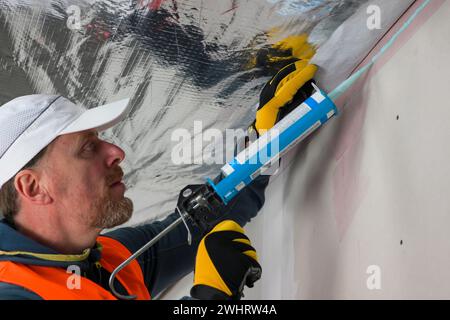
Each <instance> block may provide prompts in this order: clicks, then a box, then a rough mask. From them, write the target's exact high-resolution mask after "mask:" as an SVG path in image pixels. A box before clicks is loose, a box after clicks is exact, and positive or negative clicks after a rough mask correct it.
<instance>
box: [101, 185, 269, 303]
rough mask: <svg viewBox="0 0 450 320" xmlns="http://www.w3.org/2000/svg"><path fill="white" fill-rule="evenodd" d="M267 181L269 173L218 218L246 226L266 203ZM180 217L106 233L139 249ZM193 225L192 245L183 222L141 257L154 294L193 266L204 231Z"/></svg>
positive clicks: (140, 259)
mask: <svg viewBox="0 0 450 320" xmlns="http://www.w3.org/2000/svg"><path fill="white" fill-rule="evenodd" d="M268 182H269V176H260V177H258V178H257V179H255V180H254V181H253V182H252V183H251V184H249V185H248V186H247V187H246V188H245V189H243V190H242V191H241V192H240V193H239V194H238V195H237V196H236V197H235V198H234V199H233V200H232V201H231V202H230V203H229V204H228V206H227V207H226V208H225V210H224V211H223V213H222V214H223V215H222V217H221V219H220V220H218V222H220V221H222V220H234V221H236V222H237V223H238V224H239V225H241V226H242V227H243V226H244V225H245V224H246V223H248V222H249V221H250V220H251V219H252V218H254V217H255V216H256V215H257V213H258V211H259V210H260V209H261V207H262V206H263V204H264V199H265V198H264V191H265V188H266V186H267V184H268ZM178 217H179V215H178V214H177V213H172V214H171V215H169V216H168V217H167V218H165V219H164V220H162V221H157V222H153V223H149V224H146V225H142V226H138V227H133V228H131V227H130V228H121V229H117V230H114V231H112V232H109V233H107V234H105V236H108V237H111V238H114V239H116V240H118V241H120V242H121V243H122V244H123V245H125V246H126V247H127V248H128V249H129V250H130V251H131V252H136V251H137V250H138V249H139V248H141V247H142V246H143V245H145V244H146V243H147V242H148V241H150V240H151V239H152V238H153V237H155V236H156V235H157V234H158V233H160V232H161V231H162V230H163V229H165V228H166V227H167V226H169V225H170V224H171V223H172V222H173V221H175V220H176V219H177V218H178ZM190 228H191V231H192V237H193V239H192V240H193V243H192V245H189V244H188V243H187V231H186V227H185V226H184V224H180V225H179V226H178V227H177V228H175V229H174V230H172V231H171V232H170V233H169V234H167V235H166V236H165V237H163V238H162V239H161V240H160V241H158V242H157V243H156V244H155V245H154V246H153V247H151V248H150V249H149V250H147V251H146V252H145V253H143V254H142V255H141V256H140V257H139V258H138V262H139V264H140V266H141V268H142V271H143V274H144V279H145V283H146V285H147V287H148V288H149V290H150V294H151V295H152V296H155V295H157V294H159V293H160V292H161V291H163V290H164V289H166V288H168V287H169V286H170V285H172V284H174V283H175V282H176V281H178V280H180V279H181V278H182V277H184V276H185V275H187V274H188V273H190V272H192V270H193V269H194V262H195V254H196V251H197V246H198V243H199V242H200V240H201V236H202V233H201V232H200V230H198V229H197V228H195V227H193V226H190Z"/></svg>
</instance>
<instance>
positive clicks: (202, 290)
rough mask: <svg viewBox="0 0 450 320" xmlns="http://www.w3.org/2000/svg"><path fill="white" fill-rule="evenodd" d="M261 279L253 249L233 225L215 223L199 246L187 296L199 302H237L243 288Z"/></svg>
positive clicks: (229, 222) (259, 268) (241, 232)
mask: <svg viewBox="0 0 450 320" xmlns="http://www.w3.org/2000/svg"><path fill="white" fill-rule="evenodd" d="M260 277H261V266H260V265H259V263H258V258H257V256H256V251H255V249H254V248H253V247H252V246H251V243H250V240H249V239H248V237H247V236H246V235H245V234H244V230H243V229H242V228H241V227H240V226H239V225H238V224H237V223H236V222H234V221H231V220H226V221H223V222H221V223H219V224H218V225H217V226H215V227H214V229H213V230H211V232H209V233H208V234H207V235H206V236H205V237H204V238H203V239H202V241H201V242H200V245H199V247H198V251H197V258H196V263H195V275H194V286H193V287H192V289H191V296H192V297H193V298H196V299H203V300H216V299H217V300H231V299H234V300H236V299H240V298H241V296H242V295H243V294H242V292H243V289H244V285H247V286H249V287H253V283H254V282H256V281H257V280H259V278H260Z"/></svg>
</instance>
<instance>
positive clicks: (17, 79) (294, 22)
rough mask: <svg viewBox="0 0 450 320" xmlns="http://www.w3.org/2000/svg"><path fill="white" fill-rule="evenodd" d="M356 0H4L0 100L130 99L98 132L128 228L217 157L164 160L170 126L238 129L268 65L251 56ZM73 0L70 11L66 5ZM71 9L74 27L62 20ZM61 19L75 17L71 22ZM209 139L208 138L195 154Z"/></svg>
mask: <svg viewBox="0 0 450 320" xmlns="http://www.w3.org/2000/svg"><path fill="white" fill-rule="evenodd" d="M363 3H364V1H359V0H342V1H331V0H316V1H312V0H310V1H298V0H297V1H293V0H252V1H243V0H241V1H239V0H230V1H225V0H224V1H207V0H189V1H188V0H184V1H179V0H149V1H146V0H138V1H113V0H111V1H63V0H60V1H13V0H8V1H2V2H1V3H0V29H1V30H0V41H1V47H0V69H1V73H0V103H1V104H3V103H4V102H6V101H9V100H10V99H12V98H14V97H16V96H19V95H24V94H32V93H48V94H61V95H63V96H66V97H68V98H69V99H71V100H73V101H75V102H77V103H80V104H84V105H86V106H87V107H93V106H96V105H99V104H103V103H106V102H110V101H114V100H118V99H121V98H125V97H131V99H132V102H131V103H132V105H133V106H132V111H131V113H130V115H129V118H128V119H127V121H124V122H122V123H121V124H120V125H118V126H116V127H115V128H114V129H112V130H109V131H107V132H105V133H104V136H105V137H106V138H108V139H110V140H112V141H113V142H115V143H117V144H118V145H120V146H121V147H122V148H123V149H124V150H125V152H126V154H127V156H126V159H125V162H124V169H125V172H126V177H125V180H126V184H127V186H128V190H129V191H128V196H129V197H130V198H132V199H133V200H134V203H135V209H136V210H135V211H136V213H135V215H134V218H133V219H132V220H131V221H130V223H131V224H133V223H139V222H143V221H146V220H148V219H150V218H155V217H158V216H162V215H165V214H167V213H168V212H171V211H172V210H173V208H174V206H175V202H176V198H177V195H178V191H179V190H180V189H181V188H182V187H184V186H185V185H187V184H192V183H198V182H202V181H203V179H204V178H205V177H214V176H215V175H216V174H217V170H218V168H219V167H220V165H218V164H216V165H206V164H203V163H201V161H197V162H198V163H197V164H192V165H182V166H181V165H175V164H173V163H172V161H171V158H170V157H171V150H172V148H173V145H174V142H172V141H171V133H172V132H173V130H174V129H176V128H185V129H187V130H189V132H191V133H192V132H193V125H194V121H202V127H203V130H205V129H208V128H216V129H219V130H224V129H226V128H243V127H246V126H247V125H248V124H249V123H251V121H252V120H253V117H254V108H253V107H252V106H254V105H255V104H256V103H257V101H258V95H259V91H260V90H261V88H262V86H263V85H264V83H265V81H267V79H268V76H270V75H271V72H269V71H268V70H266V69H265V67H264V66H263V65H258V63H255V61H257V60H258V59H257V57H258V55H259V54H260V53H261V52H262V50H265V49H266V48H268V47H270V45H271V44H273V43H276V42H277V41H279V40H281V39H283V38H284V37H287V36H290V35H297V34H301V33H307V34H309V35H310V41H311V42H313V43H314V44H316V45H320V44H322V43H324V42H325V41H326V40H327V39H328V38H329V36H330V35H331V34H332V33H333V31H334V30H335V29H336V28H337V27H338V26H339V25H340V24H341V23H342V22H343V21H344V20H346V19H347V18H348V17H349V16H350V15H351V14H352V13H353V12H354V11H355V10H356V9H357V8H358V7H359V6H360V5H361V4H363ZM71 6H72V7H71ZM73 6H76V7H75V10H78V9H79V13H80V19H81V20H80V24H79V26H74V25H73V24H70V23H69V24H68V20H70V18H73V17H74V16H73V14H74V12H76V11H73V10H74V9H73V8H74V7H73ZM70 22H73V21H72V20H70ZM210 147H211V145H208V144H206V143H205V145H204V146H203V147H202V148H201V149H200V151H199V152H197V153H196V154H194V155H193V158H194V159H196V160H199V159H201V156H202V155H201V153H202V151H203V150H205V149H206V148H210Z"/></svg>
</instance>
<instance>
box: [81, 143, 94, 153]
mask: <svg viewBox="0 0 450 320" xmlns="http://www.w3.org/2000/svg"><path fill="white" fill-rule="evenodd" d="M94 149H95V143H93V142H89V143H87V144H86V145H85V146H84V148H83V150H84V151H93V150H94Z"/></svg>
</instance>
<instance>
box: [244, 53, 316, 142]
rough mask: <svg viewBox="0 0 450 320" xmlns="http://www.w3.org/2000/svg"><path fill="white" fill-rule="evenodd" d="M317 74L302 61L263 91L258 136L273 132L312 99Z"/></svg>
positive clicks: (257, 118) (254, 126)
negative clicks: (281, 122) (269, 131)
mask: <svg viewBox="0 0 450 320" xmlns="http://www.w3.org/2000/svg"><path fill="white" fill-rule="evenodd" d="M316 71H317V67H316V66H315V65H312V64H309V60H307V59H305V60H299V61H297V62H294V63H291V64H289V65H287V66H286V67H284V68H283V69H281V70H280V71H279V72H278V73H277V74H276V75H275V76H274V77H273V78H272V79H270V81H269V82H268V83H267V84H266V85H265V87H264V88H263V90H262V91H261V95H260V100H259V108H258V111H257V112H256V119H255V122H254V123H253V124H252V126H253V129H254V130H256V132H257V133H258V135H262V134H264V132H265V131H267V130H269V129H271V128H272V127H273V126H274V125H275V124H276V123H277V122H278V121H280V120H281V119H282V118H283V117H284V116H286V115H287V114H288V113H289V112H291V111H292V110H293V109H295V108H296V107H297V106H299V105H300V104H301V103H302V102H303V101H305V100H306V99H307V98H309V97H310V96H311V95H312V93H313V91H314V88H313V86H312V84H311V83H312V81H313V80H312V79H313V77H314V75H315V73H316Z"/></svg>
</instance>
